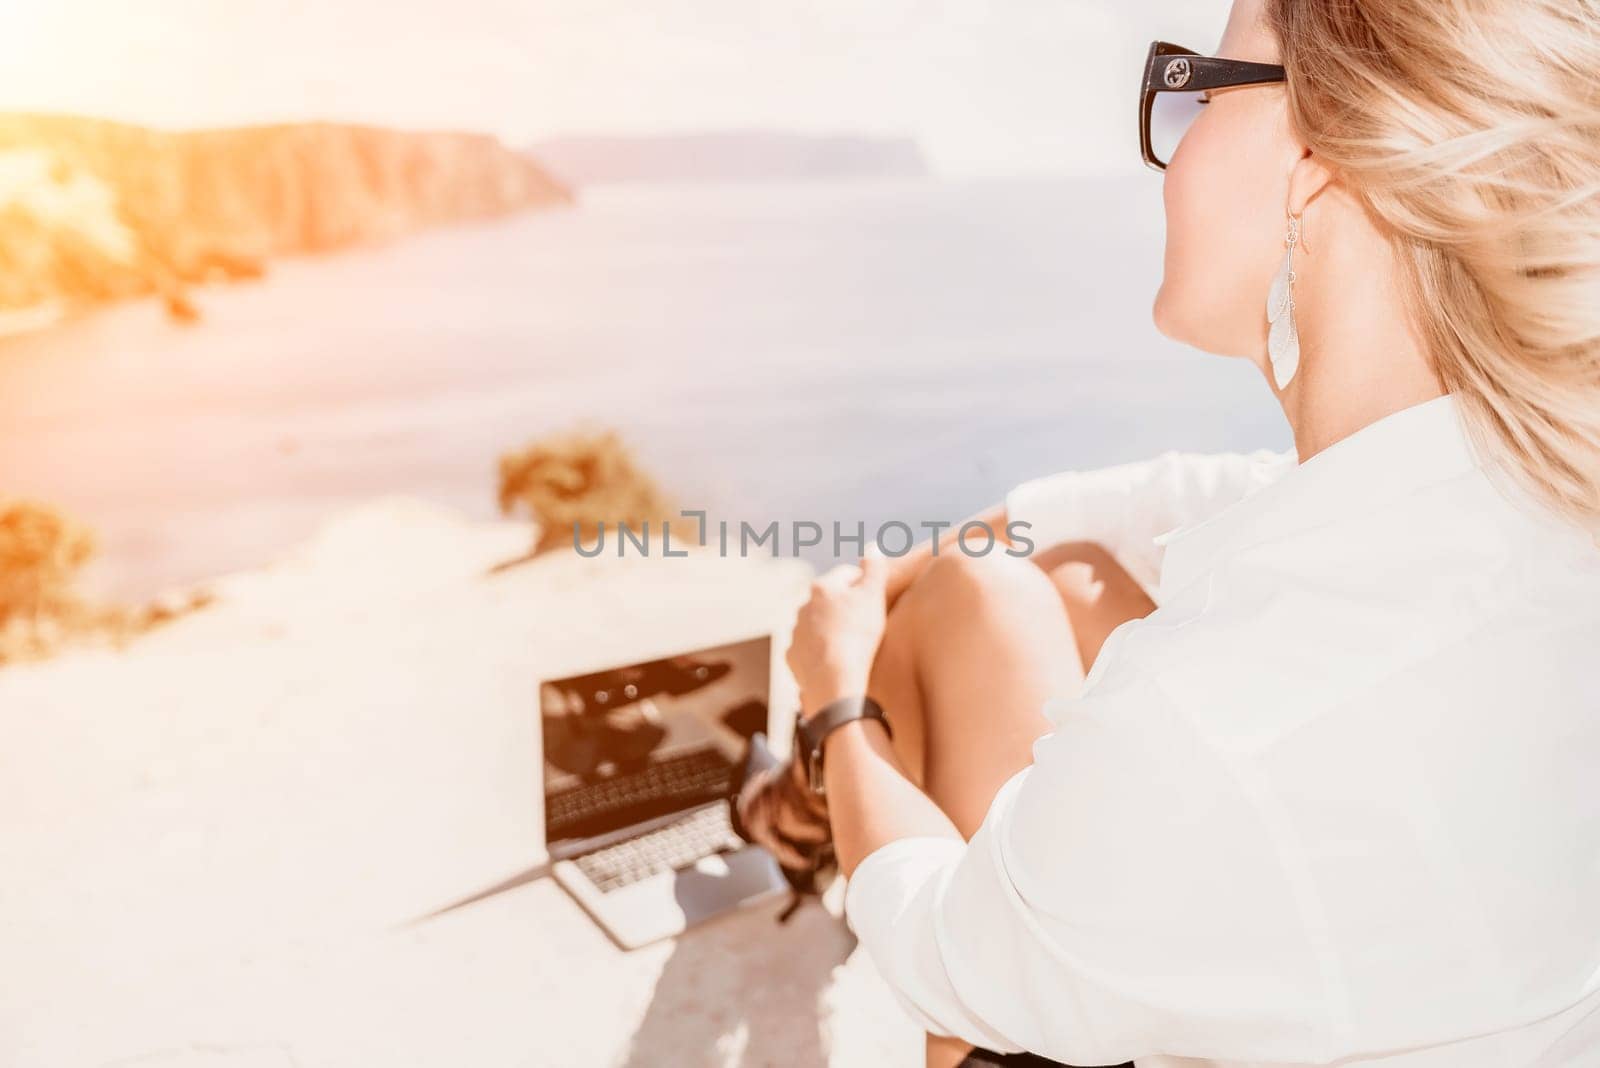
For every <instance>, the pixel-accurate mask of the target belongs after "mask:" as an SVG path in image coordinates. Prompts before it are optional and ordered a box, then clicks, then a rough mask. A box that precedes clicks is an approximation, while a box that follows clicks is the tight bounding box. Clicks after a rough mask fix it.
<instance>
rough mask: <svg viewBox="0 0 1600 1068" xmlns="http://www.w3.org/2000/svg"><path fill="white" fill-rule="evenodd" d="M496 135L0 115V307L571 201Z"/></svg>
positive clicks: (168, 288) (70, 298)
mask: <svg viewBox="0 0 1600 1068" xmlns="http://www.w3.org/2000/svg"><path fill="white" fill-rule="evenodd" d="M570 199H571V195H570V194H569V193H568V191H567V190H566V189H565V188H564V187H563V186H561V185H560V183H558V182H557V181H555V180H554V179H553V178H551V177H550V176H549V175H548V174H547V173H546V172H545V171H544V169H543V168H541V167H540V166H539V164H538V163H536V162H534V161H532V160H530V159H529V158H528V157H527V156H525V155H523V154H522V153H519V152H513V151H511V150H509V149H507V148H506V147H505V146H504V145H502V144H501V143H500V142H499V141H498V140H496V139H495V138H493V137H489V136H485V135H481V134H470V133H454V132H410V131H402V130H388V129H380V128H375V127H366V126H352V125H341V124H334V123H309V124H292V125H278V126H256V127H241V128H236V129H219V130H196V131H182V132H177V131H162V130H153V129H146V128H143V127H139V126H131V125H126V124H123V123H116V122H108V121H102V120H97V119H86V118H78V117H73V116H40V115H0V311H12V312H15V311H17V310H19V309H30V308H38V307H41V306H49V305H52V304H56V305H65V304H71V303H75V302H81V301H99V300H108V299H115V298H118V297H127V296H136V295H140V294H147V293H153V292H154V293H161V294H163V295H165V296H166V297H167V298H168V301H169V305H171V306H172V307H173V308H174V310H175V311H179V312H182V311H183V310H184V309H185V307H186V304H185V302H184V301H183V297H182V289H183V286H184V284H185V283H187V282H196V281H201V280H205V279H208V278H213V277H217V276H223V277H239V276H250V275H253V274H257V273H259V272H260V271H261V270H262V269H263V267H264V264H265V262H266V261H267V259H268V258H270V257H272V256H274V255H282V254H288V253H302V252H320V251H325V250H329V249H336V248H341V247H345V246H348V245H353V244H357V243H359V242H364V241H371V240H377V239H382V238H387V237H392V236H395V235H397V234H401V233H405V232H407V231H411V230H416V229H419V228H421V227H425V226H431V225H435V224H439V223H447V222H455V221H459V220H466V219H474V218H483V217H488V216H495V215H503V214H507V213H510V212H515V211H520V210H523V209H526V208H531V207H537V206H541V205H549V204H556V203H562V202H566V201H569V200H570Z"/></svg>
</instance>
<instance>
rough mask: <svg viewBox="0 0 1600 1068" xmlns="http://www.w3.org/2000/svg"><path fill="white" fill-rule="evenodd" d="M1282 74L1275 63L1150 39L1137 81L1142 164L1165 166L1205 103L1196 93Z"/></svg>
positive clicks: (1279, 77) (1276, 79) (1276, 78)
mask: <svg viewBox="0 0 1600 1068" xmlns="http://www.w3.org/2000/svg"><path fill="white" fill-rule="evenodd" d="M1283 80H1284V73H1283V68H1282V67H1280V66H1278V65H1277V64H1275V63H1246V62H1245V61H1244V60H1241V59H1222V58H1220V57H1218V56H1202V55H1201V54H1200V53H1198V52H1194V51H1191V50H1190V49H1187V48H1183V47H1181V46H1179V45H1175V44H1168V43H1167V42H1166V41H1156V42H1154V43H1153V44H1151V45H1150V55H1149V57H1148V58H1147V59H1146V60H1145V62H1144V81H1143V82H1142V83H1140V86H1139V151H1140V152H1141V153H1142V154H1143V156H1144V161H1145V164H1146V165H1147V166H1150V167H1154V168H1155V169H1156V170H1158V171H1164V170H1166V169H1167V164H1168V163H1169V162H1171V160H1172V154H1173V153H1174V152H1176V151H1177V149H1178V142H1179V141H1181V140H1182V139H1183V135H1184V134H1185V133H1186V132H1188V129H1189V127H1190V125H1191V124H1193V122H1194V120H1195V118H1196V116H1198V115H1199V114H1200V108H1201V107H1202V106H1203V105H1204V104H1205V103H1206V101H1205V99H1204V98H1203V97H1202V96H1201V94H1202V93H1203V92H1205V91H1206V90H1208V89H1226V88H1229V87H1231V86H1235V85H1267V84H1269V83H1272V82H1281V81H1283Z"/></svg>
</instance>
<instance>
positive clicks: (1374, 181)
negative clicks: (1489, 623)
mask: <svg viewBox="0 0 1600 1068" xmlns="http://www.w3.org/2000/svg"><path fill="white" fill-rule="evenodd" d="M1264 17H1265V19H1266V24H1267V26H1268V28H1269V29H1270V30H1271V31H1272V32H1273V33H1274V35H1275V36H1276V38H1277V40H1278V43H1279V46H1280V48H1281V50H1282V54H1283V60H1282V62H1283V65H1284V67H1285V69H1286V70H1287V72H1288V79H1287V87H1286V91H1287V94H1288V104H1289V113H1290V116H1291V119H1292V121H1293V123H1294V125H1295V127H1296V130H1297V131H1298V133H1299V135H1300V137H1301V138H1302V139H1303V140H1304V141H1305V143H1306V144H1307V145H1309V146H1310V147H1311V149H1312V150H1313V151H1314V152H1315V153H1317V154H1318V155H1320V156H1322V157H1323V158H1324V159H1325V160H1326V161H1327V162H1328V163H1329V164H1330V165H1331V166H1332V167H1333V168H1335V169H1336V170H1337V171H1338V172H1339V173H1340V175H1341V179H1342V180H1343V181H1344V182H1345V183H1346V184H1347V186H1348V187H1349V188H1350V189H1351V191H1352V192H1353V193H1354V194H1355V195H1356V196H1357V198H1358V199H1359V200H1360V201H1361V203H1362V204H1363V205H1364V206H1365V208H1366V210H1367V211H1368V212H1369V214H1370V215H1371V216H1372V217H1373V218H1374V219H1375V220H1376V221H1377V222H1378V223H1379V225H1380V226H1382V227H1384V228H1385V229H1386V230H1387V232H1388V233H1389V236H1390V238H1391V240H1392V241H1393V242H1394V243H1395V245H1396V248H1397V250H1398V252H1399V256H1398V259H1399V262H1400V264H1401V268H1402V275H1403V285H1404V288H1405V290H1406V292H1405V297H1406V299H1407V301H1408V304H1409V305H1410V308H1411V311H1412V313H1413V315H1414V317H1415V320H1416V324H1417V328H1418V330H1419V333H1420V335H1421V336H1422V337H1423V338H1424V339H1425V342H1426V344H1427V346H1428V349H1429V352H1430V355H1431V357H1432V359H1433V361H1434V364H1435V367H1436V369H1437V371H1438V373H1439V376H1440V378H1441V380H1442V381H1443V383H1444V386H1445V388H1446V389H1447V390H1449V391H1450V392H1452V393H1454V394H1455V395H1456V398H1457V400H1458V401H1459V402H1460V406H1461V409H1462V412H1463V415H1464V417H1465V420H1466V424H1467V425H1466V430H1467V433H1468V436H1469V438H1470V439H1471V440H1472V443H1473V445H1474V447H1475V449H1476V450H1477V451H1478V453H1479V455H1480V457H1486V458H1488V459H1490V460H1509V461H1510V463H1509V464H1508V465H1506V466H1507V467H1508V468H1509V470H1510V472H1511V473H1512V474H1513V475H1514V476H1520V477H1516V478H1515V479H1514V481H1515V482H1516V483H1519V484H1520V485H1522V486H1523V488H1525V489H1528V490H1531V491H1532V492H1533V496H1534V499H1535V500H1540V501H1543V502H1544V503H1546V504H1548V505H1550V506H1551V507H1552V508H1553V509H1554V510H1555V511H1556V513H1557V514H1558V515H1560V516H1563V517H1566V518H1570V519H1572V520H1574V521H1575V522H1577V523H1578V524H1579V525H1581V526H1583V527H1584V528H1585V529H1588V530H1590V531H1591V532H1596V533H1597V535H1600V0H1337V2H1334V0H1266V5H1265V15H1264ZM1492 466H1495V465H1493V464H1491V467H1492Z"/></svg>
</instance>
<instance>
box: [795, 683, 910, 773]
mask: <svg viewBox="0 0 1600 1068" xmlns="http://www.w3.org/2000/svg"><path fill="white" fill-rule="evenodd" d="M858 719H875V720H877V721H878V722H879V723H882V724H883V729H884V731H885V732H888V733H891V734H892V733H893V732H891V731H889V719H888V717H887V716H885V715H884V714H883V706H881V705H880V704H878V702H876V701H874V700H873V699H872V698H870V697H866V696H862V695H854V696H850V697H841V698H839V699H838V700H837V701H832V702H830V703H828V704H826V705H823V706H822V708H820V709H819V710H818V711H817V714H816V715H814V716H811V717H809V718H807V719H803V720H801V721H800V723H799V724H798V726H797V728H796V731H795V733H796V735H797V736H798V739H799V742H800V759H801V760H803V761H805V765H806V780H807V781H808V782H809V783H810V784H811V789H812V792H814V793H816V794H819V795H820V794H821V793H822V792H823V786H822V742H823V740H824V739H825V738H827V737H828V735H830V734H832V733H833V732H834V731H836V730H838V729H839V728H840V727H843V726H844V725H845V724H846V723H852V722H854V721H855V720H858Z"/></svg>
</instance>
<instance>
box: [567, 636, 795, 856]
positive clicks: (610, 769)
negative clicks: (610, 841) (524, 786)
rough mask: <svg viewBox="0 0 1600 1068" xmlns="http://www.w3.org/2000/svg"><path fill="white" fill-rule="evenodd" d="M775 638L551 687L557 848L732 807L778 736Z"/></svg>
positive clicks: (714, 648)
mask: <svg viewBox="0 0 1600 1068" xmlns="http://www.w3.org/2000/svg"><path fill="white" fill-rule="evenodd" d="M771 656H772V639H771V637H770V636H768V635H762V636H761V637H758V638H751V639H748V640H745V641H741V642H733V643H730V644H726V645H716V646H710V647H708V648H703V649H697V650H695V651H693V652H689V653H681V654H678V655H675V656H670V657H664V658H661V659H658V660H647V661H641V662H638V663H633V664H623V665H620V666H618V667H614V668H610V669H608V670H605V671H594V672H588V673H586V674H583V675H572V676H568V677H566V678H560V679H550V680H547V681H545V682H544V683H542V684H541V685H540V687H539V703H540V710H541V715H542V734H543V740H544V816H545V842H546V844H547V845H549V844H552V843H555V842H560V841H563V840H570V839H579V838H590V837H594V836H596V835H602V834H609V833H611V832H613V831H618V830H623V829H625V828H628V827H631V826H633V825H635V824H639V823H643V822H645V821H647V820H652V819H655V818H657V817H660V816H666V815H670V814H672V813H675V812H682V811H687V810H689V809H692V808H695V807H697V806H699V805H702V804H705V803H706V802H708V801H715V800H719V799H721V798H724V797H726V796H727V791H728V787H729V783H730V781H731V776H732V773H733V769H734V768H735V767H736V766H737V765H738V764H739V762H741V761H742V760H743V759H744V753H745V746H746V745H747V743H748V742H749V740H750V738H751V736H753V735H754V734H755V733H756V732H757V731H765V730H766V729H767V701H768V695H769V692H770V688H769V684H770V671H771V665H772V660H771Z"/></svg>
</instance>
